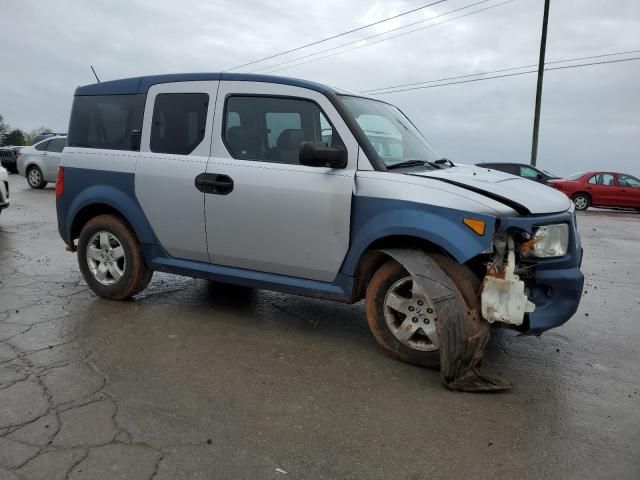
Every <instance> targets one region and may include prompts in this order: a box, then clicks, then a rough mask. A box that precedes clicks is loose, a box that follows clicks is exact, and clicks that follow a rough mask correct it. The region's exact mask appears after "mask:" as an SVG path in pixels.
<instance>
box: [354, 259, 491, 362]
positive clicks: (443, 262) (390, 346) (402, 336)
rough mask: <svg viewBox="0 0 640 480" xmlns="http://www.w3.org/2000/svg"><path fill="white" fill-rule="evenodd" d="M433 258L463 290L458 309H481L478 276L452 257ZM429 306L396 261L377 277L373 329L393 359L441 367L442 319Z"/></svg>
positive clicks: (369, 306)
mask: <svg viewBox="0 0 640 480" xmlns="http://www.w3.org/2000/svg"><path fill="white" fill-rule="evenodd" d="M430 257H431V259H432V260H433V261H434V262H435V263H436V264H437V265H438V266H439V267H440V268H441V269H442V271H443V272H444V273H445V274H446V275H447V276H448V277H449V279H450V280H451V282H452V283H453V284H454V285H456V286H457V288H458V290H459V291H460V293H461V297H459V298H458V299H457V303H458V304H457V308H459V309H461V310H462V311H465V312H466V311H468V310H473V309H477V308H478V307H479V305H478V296H479V290H480V283H479V281H478V279H477V278H476V277H475V275H473V273H472V272H471V271H470V270H469V269H468V268H466V267H465V266H463V265H460V264H458V263H457V262H455V261H454V260H451V259H450V258H448V257H445V256H443V255H439V254H431V255H430ZM426 293H427V295H428V294H429V292H426ZM429 304H430V302H429V301H428V300H427V299H426V298H425V297H424V296H423V294H422V293H421V292H420V291H419V289H418V288H414V281H413V277H412V276H411V274H409V272H407V271H406V270H405V269H404V268H403V267H402V265H400V264H399V263H398V262H396V261H395V260H389V261H387V262H386V263H385V264H384V265H382V266H381V267H380V268H379V269H378V270H377V271H376V272H375V273H374V274H373V277H372V278H371V281H370V282H369V286H368V287H367V296H366V311H367V321H368V323H369V329H370V330H371V333H373V336H374V337H375V339H376V341H377V342H378V344H379V345H380V346H381V347H382V348H383V349H384V350H386V351H387V353H389V354H390V355H391V356H393V357H395V358H397V359H399V360H401V361H403V362H406V363H411V364H414V365H420V366H423V367H428V368H439V367H440V342H439V338H438V332H437V330H436V322H437V321H438V318H437V316H436V313H437V312H435V311H433V310H432V309H431V308H430V307H429Z"/></svg>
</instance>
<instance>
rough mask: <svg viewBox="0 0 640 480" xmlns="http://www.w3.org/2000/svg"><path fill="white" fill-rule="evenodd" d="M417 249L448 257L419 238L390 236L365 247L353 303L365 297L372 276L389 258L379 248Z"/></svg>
mask: <svg viewBox="0 0 640 480" xmlns="http://www.w3.org/2000/svg"><path fill="white" fill-rule="evenodd" d="M392 247H393V248H417V249H420V250H422V251H424V252H427V253H441V254H444V255H446V256H450V255H449V253H448V252H446V251H445V250H444V249H443V248H441V247H440V246H438V245H436V244H435V243H431V242H429V241H427V240H423V239H421V238H416V237H410V236H390V237H385V238H381V239H379V240H376V241H375V242H373V243H372V244H371V245H369V246H368V247H367V249H366V250H365V252H364V253H363V254H362V256H361V257H360V260H359V261H358V267H357V268H356V273H355V283H354V288H353V301H354V302H357V301H358V300H361V299H363V298H364V297H365V294H366V292H367V285H369V281H370V280H371V277H372V276H373V274H374V273H375V272H376V271H377V270H378V269H379V268H380V267H381V266H382V265H383V264H384V263H385V262H386V261H387V260H389V258H390V257H389V256H388V255H386V254H384V253H382V252H380V251H378V250H379V249H381V248H392Z"/></svg>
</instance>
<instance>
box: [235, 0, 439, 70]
mask: <svg viewBox="0 0 640 480" xmlns="http://www.w3.org/2000/svg"><path fill="white" fill-rule="evenodd" d="M446 1H448V0H438V1H436V2H432V3H429V4H427V5H422V6H420V7H417V8H413V9H411V10H407V11H406V12H402V13H399V14H397V15H393V16H392V17H387V18H383V19H382V20H378V21H376V22H373V23H369V24H367V25H363V26H362V27H358V28H354V29H352V30H347V31H346V32H342V33H338V34H336V35H332V36H330V37H327V38H323V39H322V40H317V41H315V42H311V43H307V44H306V45H301V46H299V47H296V48H292V49H291V50H285V51H284V52H280V53H276V54H275V55H270V56H268V57H264V58H260V59H258V60H253V61H251V62H248V63H244V64H242V65H238V66H235V67H231V68H227V69H226V70H223V72H229V71H231V70H237V69H238V68H242V67H246V66H249V65H253V64H255V63H258V62H262V61H264V60H269V59H271V58H276V57H280V56H282V55H286V54H287V53H292V52H296V51H298V50H302V49H303V48H308V47H312V46H313V45H318V44H319V43H324V42H328V41H329V40H333V39H335V38H338V37H343V36H345V35H349V34H350V33H355V32H359V31H360V30H364V29H366V28H369V27H373V26H375V25H379V24H381V23H384V22H388V21H389V20H394V19H396V18H400V17H403V16H405V15H409V14H410V13H414V12H417V11H419V10H424V9H425V8H429V7H432V6H434V5H437V4H438V3H444V2H446Z"/></svg>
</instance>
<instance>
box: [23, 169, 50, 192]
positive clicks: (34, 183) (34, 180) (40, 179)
mask: <svg viewBox="0 0 640 480" xmlns="http://www.w3.org/2000/svg"><path fill="white" fill-rule="evenodd" d="M27 183H28V184H29V186H30V187H31V188H35V189H37V190H40V189H41V188H44V187H46V186H47V181H46V180H45V179H44V175H42V170H40V167H38V166H36V165H33V166H31V167H29V168H28V169H27Z"/></svg>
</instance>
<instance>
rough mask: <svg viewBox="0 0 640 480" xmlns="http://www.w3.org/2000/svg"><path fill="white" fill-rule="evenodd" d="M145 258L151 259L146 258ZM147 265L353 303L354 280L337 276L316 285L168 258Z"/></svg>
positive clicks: (168, 270)
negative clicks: (330, 280) (332, 279)
mask: <svg viewBox="0 0 640 480" xmlns="http://www.w3.org/2000/svg"><path fill="white" fill-rule="evenodd" d="M152 250H157V249H152ZM147 258H150V257H149V256H147ZM149 264H150V266H151V268H152V269H153V270H158V271H161V272H167V273H174V274H177V275H186V276H188V277H198V278H207V279H209V280H215V281H218V282H223V283H232V284H235V285H243V286H246V287H253V288H261V289H265V290H274V291H278V292H284V293H290V294H293V295H302V296H305V297H313V298H321V299H323V300H333V301H337V302H344V303H351V302H352V300H351V292H352V290H353V277H349V276H347V275H343V274H340V273H339V274H338V275H337V276H336V278H335V280H334V281H333V282H319V281H317V280H307V279H304V278H296V277H288V276H285V275H277V274H275V273H265V272H256V271H253V270H244V269H241V268H235V267H226V266H224V265H213V264H209V263H202V262H195V261H192V260H181V259H177V258H172V257H169V256H155V257H151V260H150V261H149Z"/></svg>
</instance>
